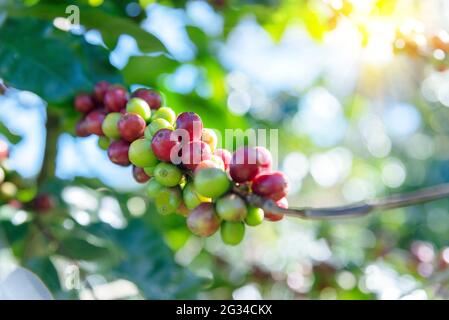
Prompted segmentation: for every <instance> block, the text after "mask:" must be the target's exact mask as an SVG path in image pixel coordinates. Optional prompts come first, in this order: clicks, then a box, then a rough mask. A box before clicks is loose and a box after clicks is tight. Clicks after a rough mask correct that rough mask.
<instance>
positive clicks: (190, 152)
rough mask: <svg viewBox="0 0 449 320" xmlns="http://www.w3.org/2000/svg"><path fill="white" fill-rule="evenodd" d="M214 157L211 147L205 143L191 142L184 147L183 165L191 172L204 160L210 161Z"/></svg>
mask: <svg viewBox="0 0 449 320" xmlns="http://www.w3.org/2000/svg"><path fill="white" fill-rule="evenodd" d="M211 156H212V152H211V151H210V147H209V145H208V144H207V143H205V142H203V141H191V142H189V143H188V144H186V145H185V146H183V147H182V156H181V162H182V164H183V165H184V166H185V167H186V168H187V169H190V170H195V168H196V166H197V165H198V164H199V163H200V162H201V161H203V160H209V159H210V158H211Z"/></svg>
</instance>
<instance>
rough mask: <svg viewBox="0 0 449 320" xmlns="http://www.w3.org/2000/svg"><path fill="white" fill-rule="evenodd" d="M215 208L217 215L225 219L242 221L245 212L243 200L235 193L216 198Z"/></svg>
mask: <svg viewBox="0 0 449 320" xmlns="http://www.w3.org/2000/svg"><path fill="white" fill-rule="evenodd" d="M215 208H216V210H217V213H218V216H219V217H220V218H221V219H223V220H226V221H242V220H243V219H245V217H246V214H247V210H246V203H245V201H243V199H242V198H240V197H239V196H238V195H236V194H228V195H226V196H224V197H222V198H220V199H218V200H217V203H216V206H215Z"/></svg>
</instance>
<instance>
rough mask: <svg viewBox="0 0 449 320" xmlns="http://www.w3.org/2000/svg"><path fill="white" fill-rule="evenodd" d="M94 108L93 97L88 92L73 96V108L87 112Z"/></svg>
mask: <svg viewBox="0 0 449 320" xmlns="http://www.w3.org/2000/svg"><path fill="white" fill-rule="evenodd" d="M94 108H95V101H94V99H93V98H92V97H91V96H90V95H88V94H79V95H77V96H76V97H75V110H76V111H78V112H81V113H88V112H90V111H92V110H93V109H94Z"/></svg>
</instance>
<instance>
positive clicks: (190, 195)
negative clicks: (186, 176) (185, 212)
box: [182, 182, 211, 210]
mask: <svg viewBox="0 0 449 320" xmlns="http://www.w3.org/2000/svg"><path fill="white" fill-rule="evenodd" d="M182 198H183V200H184V203H185V205H186V207H187V208H188V209H190V210H192V209H194V208H195V207H196V206H198V205H199V204H200V203H203V202H211V199H210V198H206V197H203V196H202V195H200V194H199V193H198V192H196V190H195V186H194V185H193V182H189V183H187V184H186V185H185V187H184V189H183V190H182Z"/></svg>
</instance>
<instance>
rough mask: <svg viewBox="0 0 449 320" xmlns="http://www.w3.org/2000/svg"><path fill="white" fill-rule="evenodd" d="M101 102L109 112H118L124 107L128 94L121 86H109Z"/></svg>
mask: <svg viewBox="0 0 449 320" xmlns="http://www.w3.org/2000/svg"><path fill="white" fill-rule="evenodd" d="M103 102H104V106H105V107H106V109H107V110H108V111H109V112H119V111H120V110H122V109H123V108H125V107H126V103H127V102H128V92H127V91H126V89H125V88H123V87H121V86H110V87H109V88H108V89H107V91H106V93H105V95H104V100H103Z"/></svg>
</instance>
